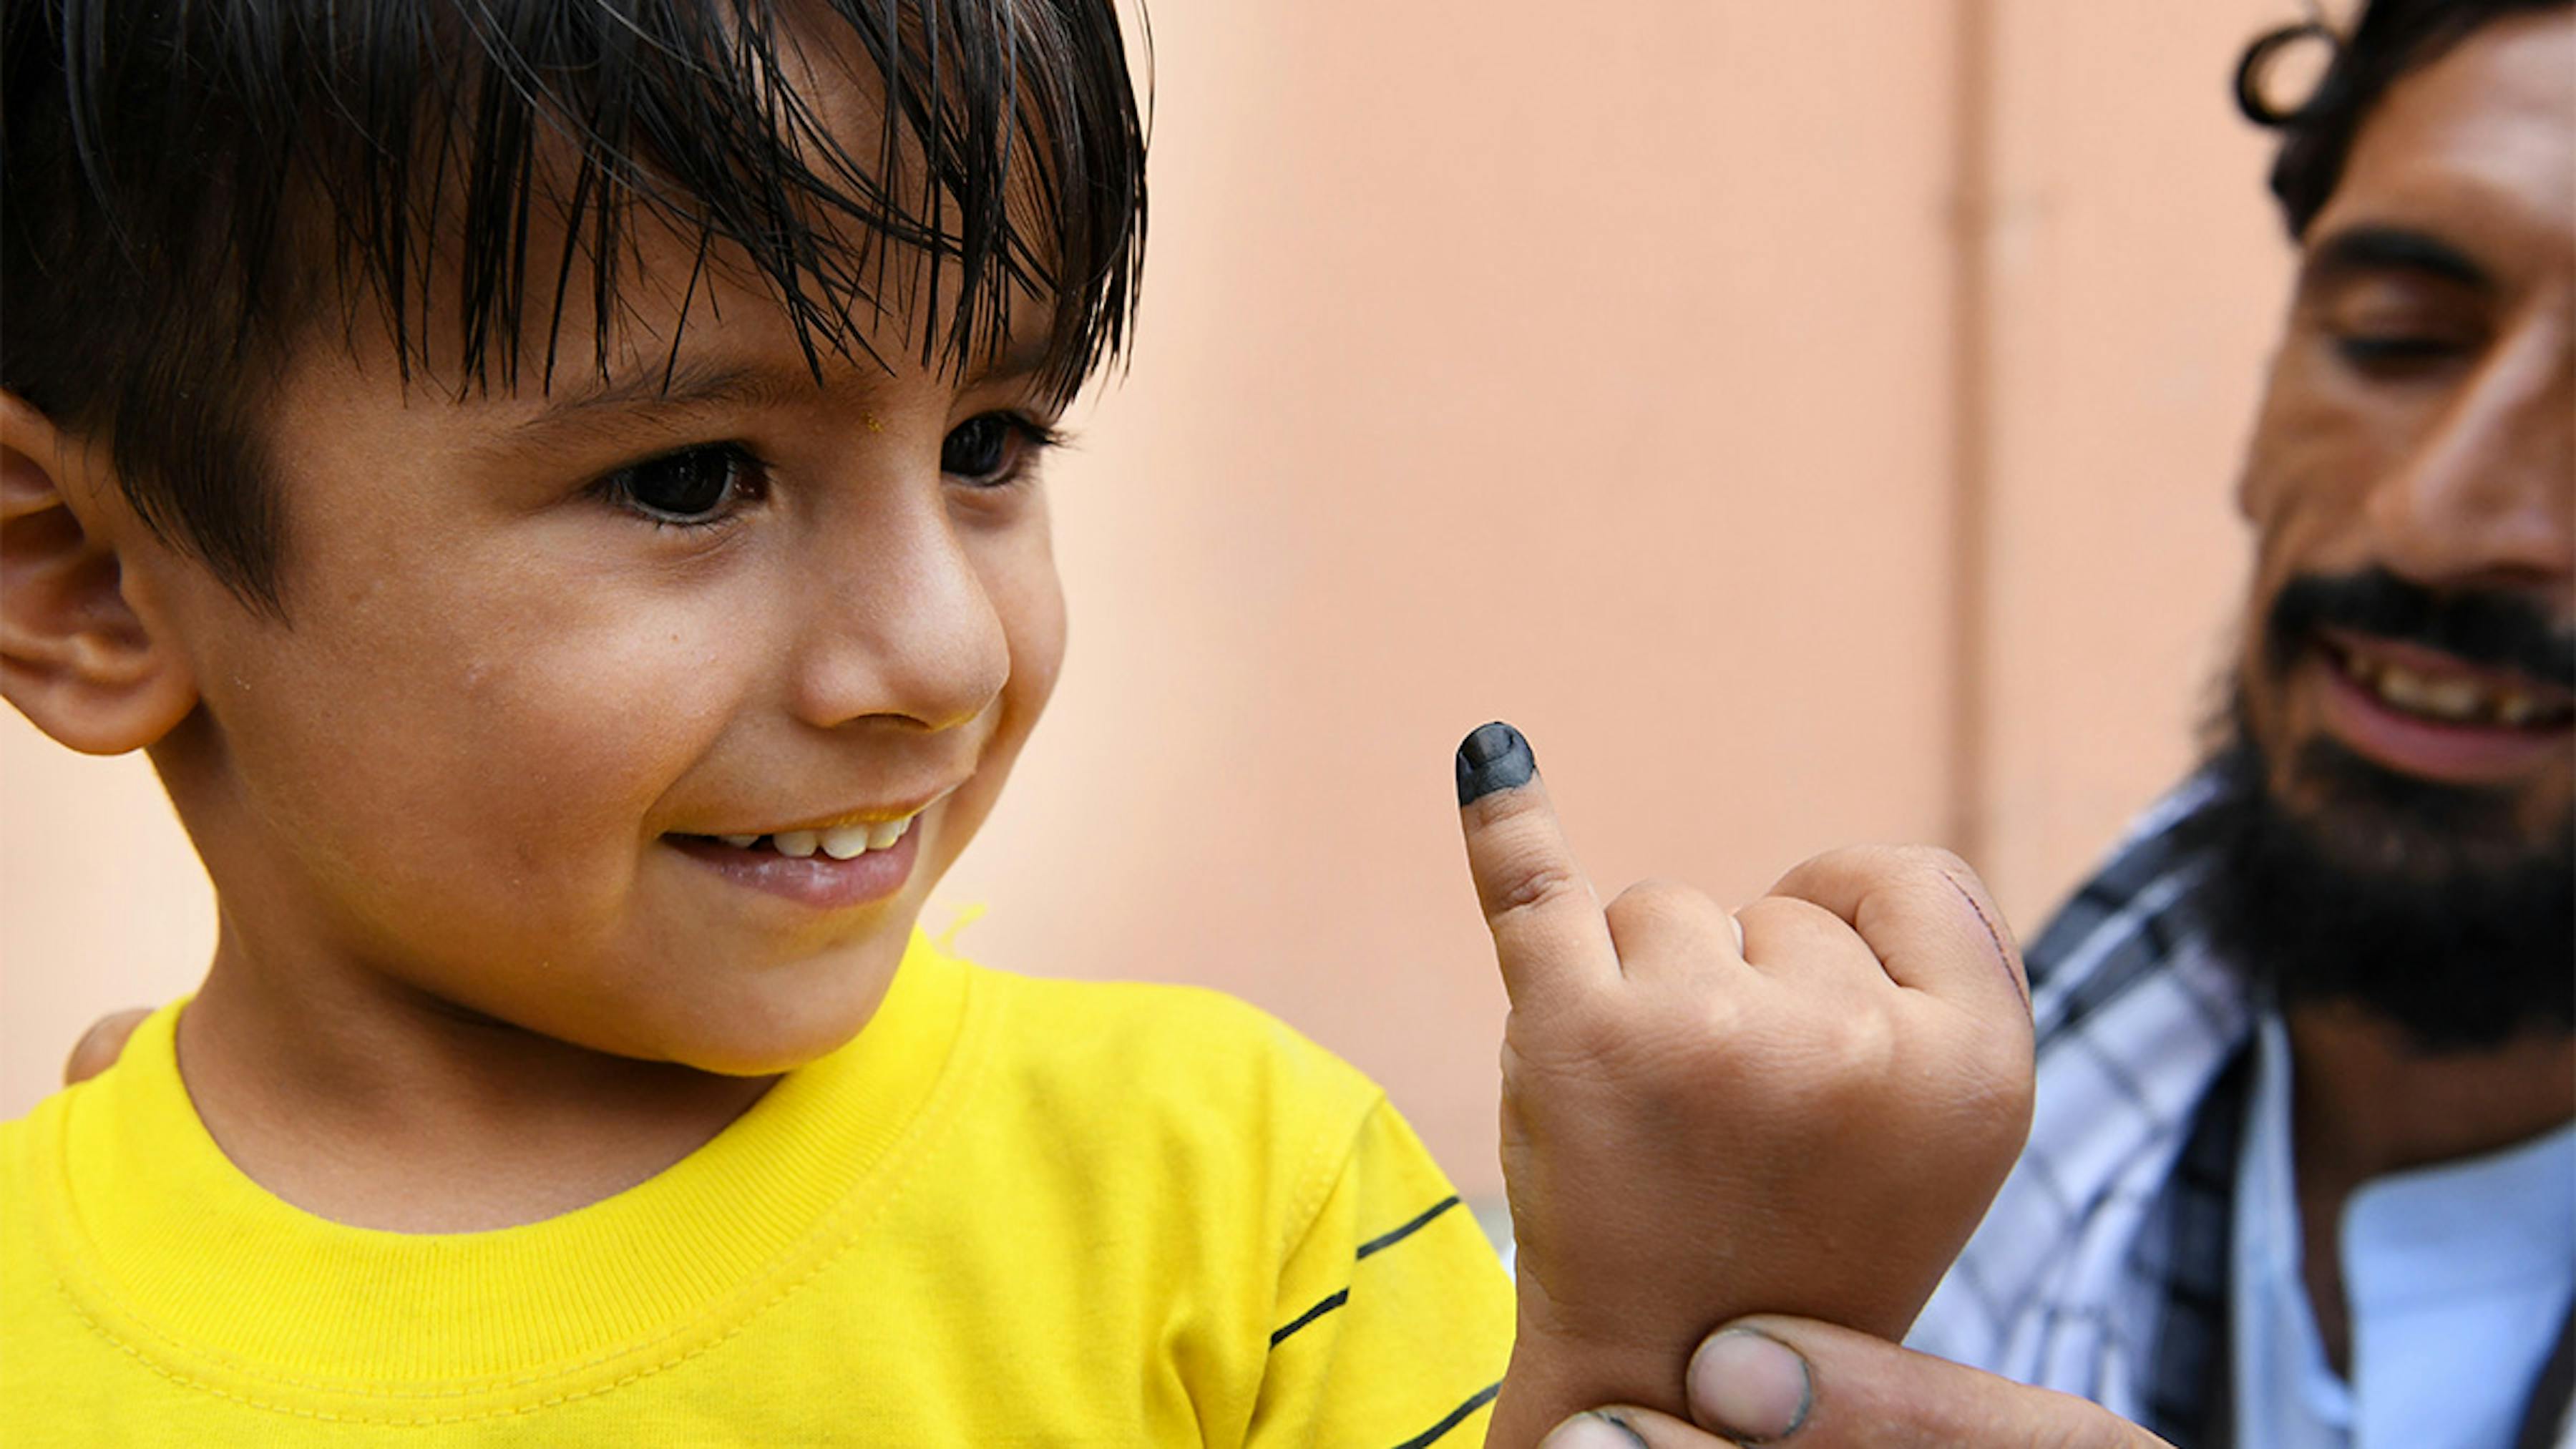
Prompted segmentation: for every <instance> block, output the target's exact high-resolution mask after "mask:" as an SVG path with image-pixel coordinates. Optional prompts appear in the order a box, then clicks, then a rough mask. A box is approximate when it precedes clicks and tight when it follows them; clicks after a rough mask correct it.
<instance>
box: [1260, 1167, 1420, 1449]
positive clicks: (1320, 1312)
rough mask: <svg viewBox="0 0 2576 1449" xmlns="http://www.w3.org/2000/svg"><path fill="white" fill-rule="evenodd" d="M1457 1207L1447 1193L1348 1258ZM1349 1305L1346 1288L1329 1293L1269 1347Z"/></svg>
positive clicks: (1386, 1243)
mask: <svg viewBox="0 0 2576 1449" xmlns="http://www.w3.org/2000/svg"><path fill="white" fill-rule="evenodd" d="M1457 1205H1458V1195H1457V1194H1456V1193H1451V1194H1450V1195H1449V1196H1447V1197H1444V1198H1442V1199H1441V1200H1440V1201H1438V1202H1436V1203H1433V1204H1432V1205H1431V1206H1429V1207H1427V1208H1424V1209H1423V1210H1422V1211H1421V1213H1420V1214H1418V1215H1417V1216H1415V1218H1414V1219H1413V1220H1412V1221H1411V1222H1408V1223H1406V1224H1405V1225H1404V1226H1402V1227H1399V1228H1394V1229H1391V1230H1389V1231H1387V1232H1383V1233H1380V1234H1378V1235H1377V1236H1376V1237H1374V1238H1371V1239H1369V1240H1368V1241H1367V1242H1365V1243H1362V1244H1360V1246H1359V1251H1358V1252H1356V1253H1353V1254H1352V1255H1351V1257H1352V1260H1353V1261H1355V1262H1356V1261H1357V1260H1359V1259H1361V1258H1365V1257H1367V1256H1368V1255H1369V1254H1371V1253H1374V1252H1377V1251H1379V1250H1380V1249H1384V1248H1392V1247H1394V1246H1395V1245H1396V1244H1398V1243H1401V1242H1403V1241H1404V1240H1405V1239H1407V1238H1409V1237H1412V1236H1413V1235H1414V1234H1415V1233H1418V1232H1420V1231H1422V1230H1423V1228H1424V1227H1425V1226H1427V1225H1429V1223H1430V1222H1431V1220H1432V1219H1434V1218H1436V1217H1438V1216H1440V1215H1441V1214H1442V1213H1445V1212H1447V1211H1449V1210H1450V1209H1451V1208H1453V1207H1456V1206H1457ZM1350 1301H1351V1290H1350V1289H1348V1288H1341V1289H1337V1290H1335V1291H1334V1292H1332V1293H1328V1294H1326V1295H1325V1296H1324V1298H1323V1300H1322V1301H1321V1302H1319V1303H1317V1304H1316V1305H1315V1306H1314V1307H1312V1308H1309V1309H1307V1310H1306V1311H1305V1312H1303V1313H1300V1314H1298V1315H1297V1316H1296V1317H1295V1318H1293V1319H1290V1320H1289V1321H1288V1322H1287V1323H1285V1324H1282V1325H1281V1326H1280V1327H1279V1328H1277V1329H1275V1330H1273V1331H1272V1332H1271V1335H1270V1346H1271V1347H1272V1348H1277V1347H1278V1346H1279V1345H1280V1343H1281V1342H1283V1341H1284V1340H1285V1339H1287V1337H1288V1336H1289V1335H1290V1334H1292V1333H1295V1332H1296V1331H1297V1330H1298V1329H1301V1328H1303V1327H1305V1326H1306V1325H1307V1324H1309V1323H1312V1322H1314V1321H1315V1320H1316V1319H1318V1318H1321V1317H1323V1316H1324V1315H1325V1314H1327V1313H1330V1312H1332V1311H1333V1310H1334V1309H1336V1308H1339V1307H1341V1306H1342V1305H1343V1304H1345V1303H1348V1302H1350ZM1426 1442H1427V1441H1426Z"/></svg>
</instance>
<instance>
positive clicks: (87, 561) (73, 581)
mask: <svg viewBox="0 0 2576 1449" xmlns="http://www.w3.org/2000/svg"><path fill="white" fill-rule="evenodd" d="M116 496H117V490H116V486H115V482H114V479H113V477H112V476H110V475H109V473H108V471H107V467H106V465H105V464H104V463H103V462H102V461H101V453H100V451H99V450H96V449H92V448H88V447H84V446H82V444H81V443H80V442H79V441H77V440H75V439H73V438H71V437H69V436H68V435H66V434H65V433H64V432H63V431H62V429H60V428H58V427H56V426H55V425H54V423H53V421H52V420H51V419H49V418H47V417H46V416H45V415H44V414H43V413H41V412H38V411H37V410H36V409H35V408H34V407H33V406H31V405H29V404H28V403H27V401H26V400H25V399H23V398H21V397H19V396H18V395H17V394H16V393H13V392H7V391H0V695H6V696H7V697H8V700H9V702H10V703H11V704H14V705H16V706H17V707H18V710H19V712H20V713H22V714H24V715H25V716H26V717H27V718H28V719H30V720H33V721H35V724H36V727H37V728H38V729H41V730H43V731H44V732H45V733H47V734H49V735H52V736H53V737H54V738H55V739H57V740H60V741H61V742H63V743H64V744H66V745H69V746H71V747H72V748H73V749H75V750H79V751H81V752H82V753H84V754H92V755H116V754H123V753H125V752H126V751H128V750H137V749H141V748H143V747H144V746H146V745H149V744H152V743H153V742H155V741H157V740H159V739H160V738H161V737H162V736H163V735H165V734H167V733H169V732H170V730H171V728H172V727H174V726H176V725H177V724H178V723H179V721H181V720H182V719H185V718H187V716H188V712H189V711H190V710H191V709H194V708H195V707H196V703H197V687H196V680H195V678H194V676H193V675H192V673H191V672H190V670H189V668H188V664H187V661H186V660H185V659H184V658H182V657H181V656H180V654H179V652H178V650H177V649H176V648H175V647H174V644H173V641H171V640H169V639H166V638H162V637H159V636H158V634H157V633H156V631H155V630H154V629H153V628H152V627H151V626H150V625H149V624H148V623H147V622H146V619H145V616H144V615H143V614H141V613H138V612H137V611H136V610H135V609H134V607H133V606H132V604H131V603H130V602H129V601H128V599H127V598H126V594H125V586H124V564H123V560H122V559H121V558H120V557H119V555H118V546H117V540H116V539H115V537H114V536H113V534H114V532H115V530H114V529H113V528H112V527H110V526H107V522H106V519H105V518H104V517H103V515H105V514H107V513H108V512H110V511H111V510H113V509H114V508H115V504H113V503H112V502H110V501H109V500H111V499H114V498H115V497H116ZM118 521H119V522H123V521H125V520H122V519H120V520H118ZM128 531H129V532H132V530H128Z"/></svg>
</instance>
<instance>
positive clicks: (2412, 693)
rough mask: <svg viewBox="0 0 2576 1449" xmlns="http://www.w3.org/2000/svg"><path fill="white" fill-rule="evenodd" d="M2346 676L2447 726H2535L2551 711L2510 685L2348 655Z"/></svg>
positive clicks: (2407, 709) (2388, 700) (2384, 698)
mask: <svg viewBox="0 0 2576 1449" xmlns="http://www.w3.org/2000/svg"><path fill="white" fill-rule="evenodd" d="M2343 668H2344V673H2345V674H2346V675H2347V676H2349V677H2350V678H2351V679H2352V680H2353V681H2354V682H2355V683H2358V684H2359V685H2361V687H2362V688H2364V689H2367V690H2369V691H2370V692H2372V693H2373V694H2376V695H2378V696H2379V698H2380V699H2381V701H2382V702H2384V703H2387V704H2390V705H2394V706H2395V707H2396V708H2398V709H2400V710H2403V711H2405V712H2406V713H2408V714H2412V715H2421V716H2423V717H2424V718H2426V719H2437V720H2441V721H2444V722H2445V723H2449V724H2500V725H2507V726H2516V727H2518V726H2523V725H2529V724H2533V723H2536V722H2538V721H2540V720H2541V718H2542V717H2543V715H2545V714H2547V713H2548V712H2549V711H2547V710H2546V709H2544V707H2543V706H2542V704H2541V702H2540V701H2539V700H2537V699H2535V698H2533V697H2532V696H2531V695H2529V694H2527V693H2525V692H2524V691H2522V690H2519V689H2515V688H2513V687H2512V686H2510V685H2491V684H2487V683H2484V682H2482V681H2480V680H2475V679H2463V678H2461V677H2459V676H2458V675H2442V676H2435V675H2430V674H2422V673H2418V672H2417V671H2415V670H2412V669H2409V668H2407V667H2406V666H2404V665H2402V664H2387V663H2382V662H2380V661H2378V660H2373V659H2366V658H2363V657H2361V656H2359V655H2346V656H2345V658H2344V661H2343Z"/></svg>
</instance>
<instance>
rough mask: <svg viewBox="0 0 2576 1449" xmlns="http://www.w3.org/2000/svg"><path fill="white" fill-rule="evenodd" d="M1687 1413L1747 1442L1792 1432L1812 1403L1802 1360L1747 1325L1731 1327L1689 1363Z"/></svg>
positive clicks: (1701, 1348) (1803, 1421)
mask: <svg viewBox="0 0 2576 1449" xmlns="http://www.w3.org/2000/svg"><path fill="white" fill-rule="evenodd" d="M1690 1400H1691V1417H1692V1418H1695V1419H1697V1420H1699V1422H1700V1423H1701V1424H1703V1425H1707V1426H1713V1427H1715V1428H1716V1429H1717V1430H1718V1431H1719V1432H1720V1433H1724V1434H1727V1435H1731V1436H1732V1437H1734V1438H1737V1439H1742V1440H1744V1441H1745V1442H1747V1443H1750V1444H1767V1443H1770V1442H1771V1441H1772V1440H1774V1439H1785V1438H1787V1437H1788V1436H1790V1435H1792V1434H1795V1433H1797V1432H1798V1430H1799V1429H1800V1428H1801V1427H1802V1426H1804V1425H1805V1424H1806V1422H1807V1410H1808V1409H1809V1408H1810V1407H1811V1406H1812V1405H1813V1404H1814V1403H1815V1395H1814V1391H1813V1388H1812V1387H1811V1386H1810V1385H1809V1383H1808V1382H1807V1361H1806V1360H1805V1359H1802V1358H1800V1357H1798V1355H1797V1352H1796V1351H1795V1350H1793V1349H1791V1348H1790V1347H1789V1345H1787V1344H1785V1343H1782V1342H1781V1341H1780V1340H1778V1339H1776V1338H1773V1337H1771V1336H1770V1335H1769V1334H1765V1333H1757V1332H1755V1331H1754V1330H1752V1329H1750V1328H1730V1329H1728V1330H1727V1331H1726V1332H1724V1333H1721V1334H1719V1335H1717V1336H1716V1337H1715V1338H1712V1339H1710V1340H1709V1341H1708V1342H1706V1343H1703V1344H1701V1345H1700V1346H1699V1352H1698V1353H1696V1354H1693V1355H1692V1356H1691V1362H1690Z"/></svg>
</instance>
